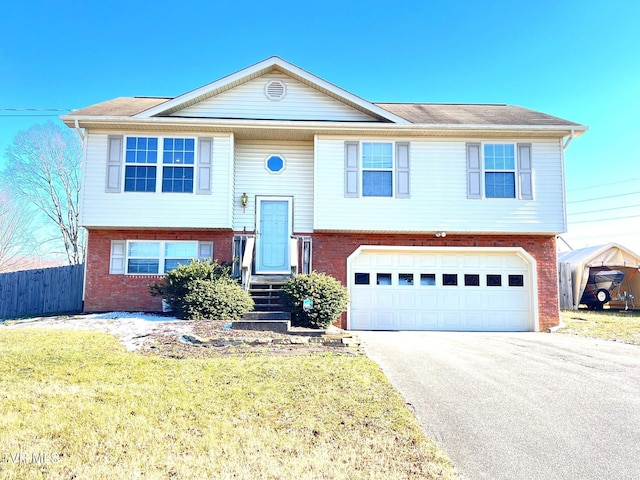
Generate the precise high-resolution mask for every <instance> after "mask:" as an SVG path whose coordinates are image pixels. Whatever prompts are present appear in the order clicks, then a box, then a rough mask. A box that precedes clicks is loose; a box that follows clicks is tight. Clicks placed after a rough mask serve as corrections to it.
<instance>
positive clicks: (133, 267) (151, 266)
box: [127, 258, 159, 273]
mask: <svg viewBox="0 0 640 480" xmlns="http://www.w3.org/2000/svg"><path fill="white" fill-rule="evenodd" d="M158 268H159V261H158V260H151V259H140V258H132V259H129V263H128V268H127V271H128V272H129V273H158Z"/></svg>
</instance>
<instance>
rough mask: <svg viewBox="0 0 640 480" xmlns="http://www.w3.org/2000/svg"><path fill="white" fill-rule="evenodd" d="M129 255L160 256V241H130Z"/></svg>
mask: <svg viewBox="0 0 640 480" xmlns="http://www.w3.org/2000/svg"><path fill="white" fill-rule="evenodd" d="M127 255H129V257H142V258H158V257H159V256H160V242H129V248H128V251H127Z"/></svg>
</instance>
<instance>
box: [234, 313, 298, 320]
mask: <svg viewBox="0 0 640 480" xmlns="http://www.w3.org/2000/svg"><path fill="white" fill-rule="evenodd" d="M242 319H243V320H291V313H289V312H283V311H274V312H259V311H253V312H247V313H245V314H244V315H243V316H242Z"/></svg>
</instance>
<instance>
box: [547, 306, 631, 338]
mask: <svg viewBox="0 0 640 480" xmlns="http://www.w3.org/2000/svg"><path fill="white" fill-rule="evenodd" d="M561 316H562V322H563V323H564V326H563V327H562V328H560V329H559V330H558V332H560V333H568V334H573V335H580V336H582V337H595V338H602V339H605V340H616V341H619V342H625V343H633V344H636V345H640V311H638V310H630V311H627V312H624V311H619V310H600V311H598V310H595V311H594V310H563V311H562V312H561Z"/></svg>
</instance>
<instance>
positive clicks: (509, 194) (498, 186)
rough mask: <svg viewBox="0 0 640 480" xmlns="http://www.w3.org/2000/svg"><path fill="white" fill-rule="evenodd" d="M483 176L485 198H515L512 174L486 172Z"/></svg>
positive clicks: (514, 184)
mask: <svg viewBox="0 0 640 480" xmlns="http://www.w3.org/2000/svg"><path fill="white" fill-rule="evenodd" d="M484 175H485V177H484V178H485V191H486V195H487V198H515V196H516V181H515V174H514V173H509V172H503V173H489V172H487V173H485V174H484Z"/></svg>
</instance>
